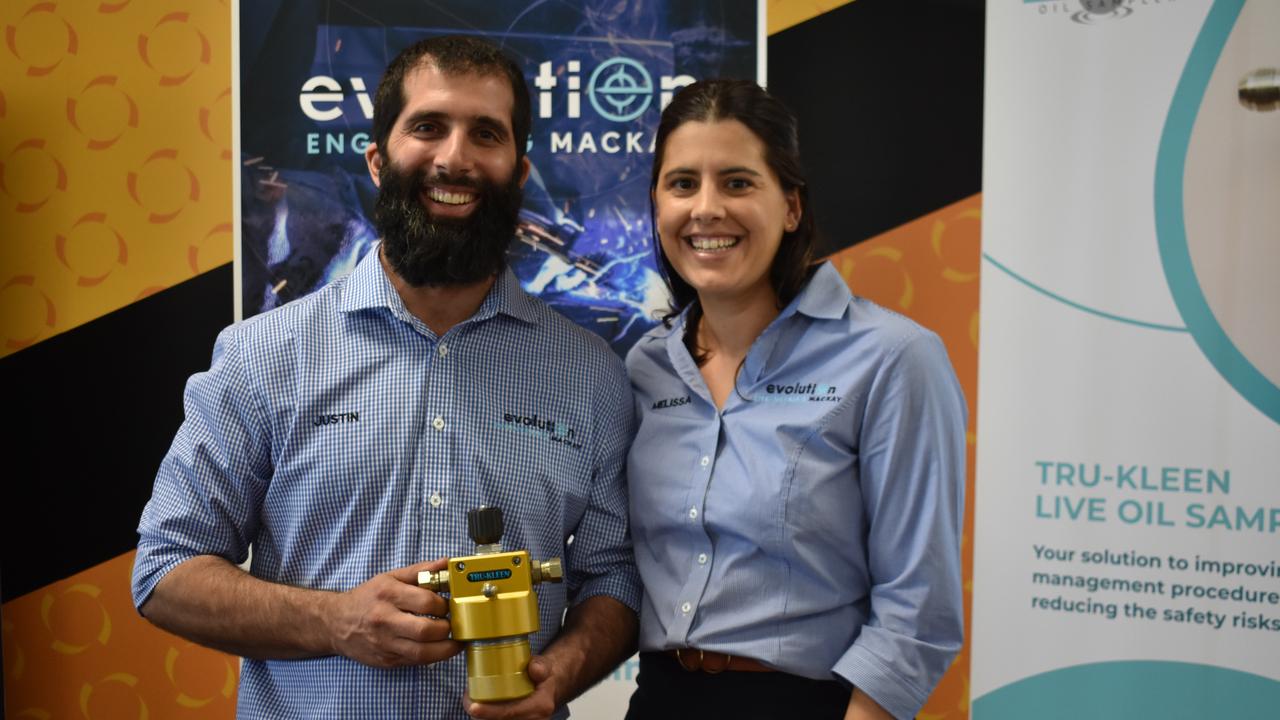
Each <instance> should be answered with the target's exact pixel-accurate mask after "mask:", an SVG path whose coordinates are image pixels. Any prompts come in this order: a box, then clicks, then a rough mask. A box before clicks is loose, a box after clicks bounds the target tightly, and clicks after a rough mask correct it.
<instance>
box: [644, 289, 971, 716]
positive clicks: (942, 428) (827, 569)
mask: <svg viewBox="0 0 1280 720" xmlns="http://www.w3.org/2000/svg"><path fill="white" fill-rule="evenodd" d="M683 333H684V322H683V317H681V318H680V319H679V320H678V321H676V322H675V323H673V327H672V328H670V329H665V328H662V327H661V326H660V327H658V328H657V329H655V330H653V331H651V332H650V333H649V334H648V335H647V336H646V337H645V338H643V339H642V340H641V341H640V342H639V343H638V344H637V345H636V346H635V347H634V348H632V350H631V352H630V354H629V355H628V356H627V369H628V371H629V373H630V374H631V381H632V384H633V388H634V390H635V395H636V408H637V414H638V415H639V417H640V429H639V433H638V434H637V436H636V440H635V443H634V444H633V445H632V447H631V454H630V458H629V462H628V471H627V473H628V478H629V487H630V495H631V520H632V533H633V537H634V540H635V547H636V564H637V565H638V566H639V568H640V575H641V577H642V578H643V580H644V585H645V594H644V604H643V609H642V611H641V619H640V649H641V650H663V649H667V648H677V647H696V648H700V649H703V650H715V651H719V652H725V653H731V654H733V655H741V656H745V657H750V658H755V659H757V660H760V661H763V662H765V663H767V664H768V665H771V666H773V667H775V668H777V669H779V670H783V671H786V672H790V673H793V674H796V675H802V676H805V677H810V678H817V679H831V678H833V677H838V678H843V679H844V680H845V681H848V682H849V683H852V684H853V685H855V686H857V687H859V688H861V689H862V690H863V691H865V692H866V693H867V694H869V695H870V696H871V697H872V698H873V699H875V700H876V701H877V702H878V703H879V704H880V705H881V706H883V707H884V708H885V709H886V710H888V711H890V712H891V713H893V714H894V715H896V716H898V717H911V716H913V715H915V714H916V713H917V712H918V711H919V709H920V707H921V706H922V705H923V704H924V702H925V700H926V699H927V698H928V696H929V693H930V692H931V691H932V690H933V687H934V686H935V685H936V684H937V682H938V680H939V679H940V678H941V677H942V674H943V672H944V671H945V670H946V669H947V666H948V665H949V664H950V663H951V660H952V658H954V657H955V655H956V653H957V652H958V651H959V650H960V645H961V642H962V639H963V628H962V626H963V606H962V601H961V580H960V532H961V527H962V522H963V520H962V518H963V505H964V498H963V495H964V469H965V418H966V407H965V401H964V396H963V395H962V393H961V390H960V386H959V383H958V382H957V381H956V378H955V373H954V371H953V370H952V368H951V365H950V363H949V362H948V360H947V355H946V350H945V349H944V348H943V346H942V343H941V342H940V341H939V339H938V337H937V336H936V335H934V334H933V333H931V332H929V331H928V330H925V329H924V328H921V327H920V326H919V325H917V324H915V323H914V322H912V321H910V320H908V319H906V318H904V317H902V316H900V315H897V314H895V313H892V312H890V311H888V310H885V309H884V308H881V307H879V306H877V305H875V304H874V303H871V302H870V301H868V300H865V299H861V298H856V297H854V296H853V295H851V294H850V292H849V289H848V287H847V286H846V285H845V282H844V280H843V279H842V278H841V277H840V275H839V273H838V272H836V270H835V268H834V267H832V266H831V265H830V264H824V265H822V266H821V267H820V268H819V269H818V270H817V272H816V274H815V275H814V277H813V278H812V280H811V281H810V282H809V284H808V285H807V286H806V287H805V289H804V291H803V292H802V293H801V294H800V295H799V296H798V297H797V298H796V299H795V300H794V301H793V302H791V303H790V305H788V307H786V308H785V309H784V310H783V311H782V313H781V314H780V315H779V316H778V317H777V318H776V319H775V320H774V321H773V323H771V324H770V325H769V326H768V327H767V328H766V329H765V331H764V332H763V333H762V334H761V335H760V337H759V338H758V339H757V340H756V341H755V344H754V345H753V346H752V347H751V350H750V351H749V353H748V354H747V358H746V361H745V363H744V364H743V368H742V371H741V373H740V375H739V377H738V385H737V392H735V393H733V394H731V395H730V396H729V398H728V400H727V401H726V403H725V405H724V409H723V411H722V412H717V411H716V408H715V406H714V404H713V403H712V401H711V395H710V393H709V392H708V391H707V387H706V384H705V383H704V382H703V379H702V375H701V373H700V372H699V370H698V367H697V365H696V364H695V363H694V360H693V358H692V357H691V356H690V355H689V352H688V350H687V349H686V348H685V346H684V343H683V341H682V336H683Z"/></svg>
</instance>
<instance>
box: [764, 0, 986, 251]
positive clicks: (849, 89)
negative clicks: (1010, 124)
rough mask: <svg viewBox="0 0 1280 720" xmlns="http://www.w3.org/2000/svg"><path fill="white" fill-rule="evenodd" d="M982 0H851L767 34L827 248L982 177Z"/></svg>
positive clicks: (929, 207)
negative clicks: (797, 121) (797, 129)
mask: <svg viewBox="0 0 1280 720" xmlns="http://www.w3.org/2000/svg"><path fill="white" fill-rule="evenodd" d="M983 23H984V6H983V3H982V1H981V0H910V2H903V1H902V0H855V2H852V3H849V4H848V5H844V6H842V7H839V8H836V9H834V10H831V11H829V12H826V13H823V14H822V15H819V16H817V17H815V18H813V19H811V20H808V21H806V22H803V23H801V24H799V25H796V26H794V27H791V28H788V29H786V30H783V31H782V32H780V33H777V34H775V35H772V36H770V37H769V89H770V91H772V92H773V93H774V94H775V95H776V96H777V97H778V98H779V99H781V100H782V101H783V102H785V103H786V104H787V105H788V106H789V107H790V108H791V109H792V110H794V111H795V113H796V115H797V116H798V117H799V119H800V147H801V152H802V154H803V161H804V167H805V171H806V173H807V175H808V177H809V184H810V188H811V189H810V193H811V199H812V202H813V206H814V208H815V210H816V212H817V219H818V227H819V228H821V231H822V234H823V242H824V247H823V253H822V254H830V253H834V252H837V251H839V250H842V249H844V248H847V247H850V246H852V245H855V244H857V243H859V242H861V241H863V240H866V239H867V238H870V237H873V236H875V235H878V234H880V233H883V232H885V231H887V230H891V229H893V228H895V227H897V226H899V225H902V224H903V223H906V222H909V221H911V220H914V219H915V218H917V217H920V216H921V215H925V214H927V213H929V212H932V211H934V210H937V209H938V208H940V207H943V206H946V205H949V204H951V203H953V202H956V201H959V200H962V199H964V198H966V197H969V196H971V195H973V194H975V193H977V192H979V191H980V190H981V189H982V62H983V30H984V24H983Z"/></svg>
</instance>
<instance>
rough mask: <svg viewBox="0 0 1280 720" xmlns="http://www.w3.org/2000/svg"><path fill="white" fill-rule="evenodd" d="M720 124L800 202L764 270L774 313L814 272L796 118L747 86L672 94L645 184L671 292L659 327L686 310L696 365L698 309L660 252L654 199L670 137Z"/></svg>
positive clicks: (695, 87)
mask: <svg viewBox="0 0 1280 720" xmlns="http://www.w3.org/2000/svg"><path fill="white" fill-rule="evenodd" d="M719 120H737V121H738V122H740V123H742V124H743V125H746V126H747V128H748V129H750V130H751V132H752V133H754V134H755V136H756V137H757V138H760V142H761V143H763V144H764V148H765V157H764V159H765V162H766V163H768V165H769V168H770V169H772V170H773V172H774V174H776V175H777V176H778V180H779V182H780V183H781V185H782V191H783V192H784V193H789V192H791V191H795V192H796V194H797V195H798V196H799V197H800V222H799V224H798V225H797V226H796V229H795V230H792V231H790V232H785V233H783V235H782V243H781V244H780V245H779V246H778V254H777V255H775V256H774V258H773V264H772V265H771V266H770V267H769V284H770V285H771V286H772V287H773V292H774V293H775V294H776V295H777V296H778V304H779V307H785V306H786V305H787V303H789V302H791V301H792V300H793V299H795V297H796V295H799V294H800V291H801V290H802V289H803V288H804V286H805V283H806V282H808V280H809V277H810V275H812V272H813V253H814V246H815V245H816V244H817V226H816V225H815V223H814V220H813V208H812V207H811V206H810V204H809V185H808V183H807V182H805V179H804V172H803V171H802V170H801V168H800V138H799V132H798V128H797V123H796V117H795V115H793V114H792V113H791V111H790V110H788V109H787V107H786V106H785V105H783V104H782V103H781V102H779V101H778V99H777V98H775V97H773V96H772V95H770V94H769V93H767V92H765V90H764V88H762V87H760V86H759V85H757V84H755V83H754V82H751V81H750V80H703V81H701V82H696V83H693V84H692V85H690V86H688V87H686V88H684V89H683V90H681V91H680V92H678V93H676V96H675V97H674V98H672V100H671V104H670V105H667V108H666V109H665V110H663V111H662V119H661V121H659V123H658V134H657V136H656V137H655V139H654V152H653V174H652V175H651V176H650V178H649V218H650V222H651V224H652V226H653V248H654V252H655V253H657V257H658V268H659V269H660V270H661V271H662V275H663V278H664V279H665V280H666V282H667V287H668V288H670V289H671V298H672V301H671V310H670V312H668V313H667V314H666V315H665V316H663V318H662V322H663V324H664V325H666V326H667V327H671V321H672V320H673V319H674V318H675V317H676V316H677V315H679V314H680V313H681V312H683V311H684V309H685V308H689V315H688V317H687V318H686V319H685V330H684V343H685V346H686V347H688V348H689V353H690V354H691V355H693V358H694V360H696V361H697V362H698V364H699V365H701V364H703V363H704V362H706V360H707V354H706V352H705V351H704V350H702V349H700V348H699V347H698V344H697V337H698V321H699V320H700V319H701V318H702V308H701V306H700V305H699V303H698V293H697V291H696V290H694V289H693V287H692V286H691V285H689V283H687V282H685V281H684V278H682V277H680V275H679V273H677V272H676V269H675V267H673V266H672V265H671V261H670V260H668V259H667V256H666V255H665V254H664V253H663V252H662V242H661V241H660V240H659V238H658V224H657V218H656V215H657V212H656V207H655V205H654V194H655V192H656V191H657V188H658V174H659V173H660V172H661V170H662V160H663V155H664V154H665V153H666V147H667V138H668V137H670V136H671V133H672V132H674V131H675V129H676V128H678V127H680V126H681V125H683V124H685V123H687V122H707V123H709V122H716V121H719Z"/></svg>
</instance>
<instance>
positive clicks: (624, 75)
mask: <svg viewBox="0 0 1280 720" xmlns="http://www.w3.org/2000/svg"><path fill="white" fill-rule="evenodd" d="M606 73H607V74H606ZM601 96H603V98H601ZM587 97H588V98H589V99H590V100H591V106H592V107H594V108H595V109H596V112H598V113H600V114H601V115H602V116H604V117H605V118H606V119H608V120H612V121H614V122H626V121H628V120H634V119H636V118H638V117H640V113H643V112H644V111H645V110H648V109H649V103H651V102H653V78H652V77H650V76H649V71H648V70H645V69H644V65H641V64H640V63H638V62H636V61H635V60H632V59H631V58H624V57H616V58H612V59H610V60H607V61H605V62H603V63H601V64H600V66H599V67H597V68H596V70H595V72H593V73H591V79H590V80H588V81H587ZM601 100H603V104H602V103H601Z"/></svg>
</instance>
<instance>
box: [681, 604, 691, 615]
mask: <svg viewBox="0 0 1280 720" xmlns="http://www.w3.org/2000/svg"><path fill="white" fill-rule="evenodd" d="M692 609H693V606H692V605H690V604H689V603H685V604H683V605H681V606H680V612H682V613H684V614H686V615H688V614H689V611H690V610H692Z"/></svg>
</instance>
